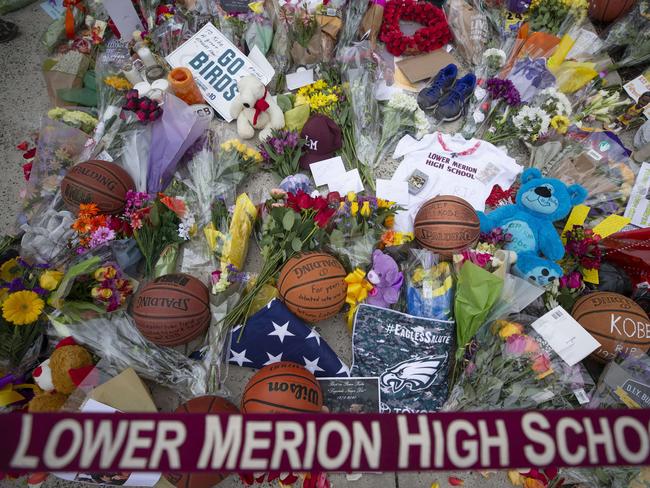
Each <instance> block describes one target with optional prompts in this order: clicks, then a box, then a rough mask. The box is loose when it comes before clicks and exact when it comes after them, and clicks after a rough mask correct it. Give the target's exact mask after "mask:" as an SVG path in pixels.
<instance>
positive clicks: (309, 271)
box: [278, 252, 348, 322]
mask: <svg viewBox="0 0 650 488" xmlns="http://www.w3.org/2000/svg"><path fill="white" fill-rule="evenodd" d="M346 274H347V273H346V272H345V268H344V267H343V265H342V264H341V263H340V262H339V261H338V260H337V259H336V258H335V257H334V256H331V255H330V254H325V253H322V252H310V253H304V254H299V255H297V256H294V257H293V258H291V259H289V261H287V262H286V264H285V265H284V266H283V267H282V270H280V277H279V279H278V291H279V292H280V296H281V297H282V299H283V300H284V303H285V304H286V306H287V308H288V309H289V310H291V311H292V312H293V313H294V314H295V315H297V316H298V317H300V318H301V319H303V320H306V321H307V322H318V321H320V320H326V319H329V318H330V317H333V316H334V315H336V314H337V313H338V311H339V310H341V307H342V306H343V304H344V303H345V295H346V293H347V288H348V287H347V284H346V283H345V276H346Z"/></svg>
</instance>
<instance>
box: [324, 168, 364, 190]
mask: <svg viewBox="0 0 650 488" xmlns="http://www.w3.org/2000/svg"><path fill="white" fill-rule="evenodd" d="M328 186H329V189H330V191H331V192H332V191H337V192H339V193H340V194H341V195H345V194H347V193H349V192H354V193H359V192H360V191H363V182H362V181H361V175H360V174H359V170H358V169H356V168H355V169H353V170H350V171H348V172H347V173H345V174H344V175H343V177H342V178H337V179H335V180H334V181H330V182H329V183H328Z"/></svg>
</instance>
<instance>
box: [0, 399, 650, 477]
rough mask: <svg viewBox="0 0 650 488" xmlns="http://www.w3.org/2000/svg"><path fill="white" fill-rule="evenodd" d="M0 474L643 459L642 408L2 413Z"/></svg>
mask: <svg viewBox="0 0 650 488" xmlns="http://www.w3.org/2000/svg"><path fill="white" fill-rule="evenodd" d="M0 432H1V433H2V447H1V448H0V471H77V470H79V471H81V470H83V471H85V472H92V471H94V472H98V471H178V472H190V471H222V472H227V471H228V472H260V471H311V472H314V471H347V472H350V471H396V470H411V471H423V470H437V469H440V470H457V469H499V468H515V467H516V468H520V467H528V466H534V467H542V466H548V465H551V466H556V467H560V466H605V465H650V410H576V411H543V412H542V411H512V412H507V411H504V412H474V413H460V412H456V413H440V414H408V415H406V414H404V415H401V414H398V415H392V414H386V415H378V414H377V415H351V414H350V415H328V414H322V415H310V414H304V415H244V416H242V415H201V414H157V415H151V414H68V413H66V414H63V413H61V414H17V413H12V414H5V415H0Z"/></svg>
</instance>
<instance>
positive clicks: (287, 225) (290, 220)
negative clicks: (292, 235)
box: [282, 212, 296, 230]
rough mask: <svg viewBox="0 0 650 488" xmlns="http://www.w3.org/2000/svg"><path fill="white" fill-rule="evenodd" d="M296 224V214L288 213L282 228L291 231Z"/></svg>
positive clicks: (283, 220)
mask: <svg viewBox="0 0 650 488" xmlns="http://www.w3.org/2000/svg"><path fill="white" fill-rule="evenodd" d="M295 222H296V214H295V213H294V212H287V213H285V214H284V217H282V226H283V227H284V229H285V230H291V228H292V227H293V224H294V223H295Z"/></svg>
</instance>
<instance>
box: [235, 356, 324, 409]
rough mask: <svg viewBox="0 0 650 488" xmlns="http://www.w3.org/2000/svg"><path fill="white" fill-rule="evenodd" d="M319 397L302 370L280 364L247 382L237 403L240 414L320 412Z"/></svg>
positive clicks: (317, 387) (314, 383)
mask: <svg viewBox="0 0 650 488" xmlns="http://www.w3.org/2000/svg"><path fill="white" fill-rule="evenodd" d="M322 406H323V393H322V392H321V389H320V385H319V384H318V381H317V380H316V377H315V376H314V375H313V374H312V373H310V372H309V371H308V370H307V369H306V368H305V367H303V366H301V365H299V364H296V363H292V362H290V361H280V362H279V363H273V364H269V365H268V366H264V367H263V368H262V369H260V370H259V371H258V372H257V373H255V375H253V377H252V378H251V379H250V380H249V381H248V384H247V385H246V388H245V389H244V394H243V395H242V399H241V412H242V413H301V412H302V413H309V412H320V411H321V408H322Z"/></svg>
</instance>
